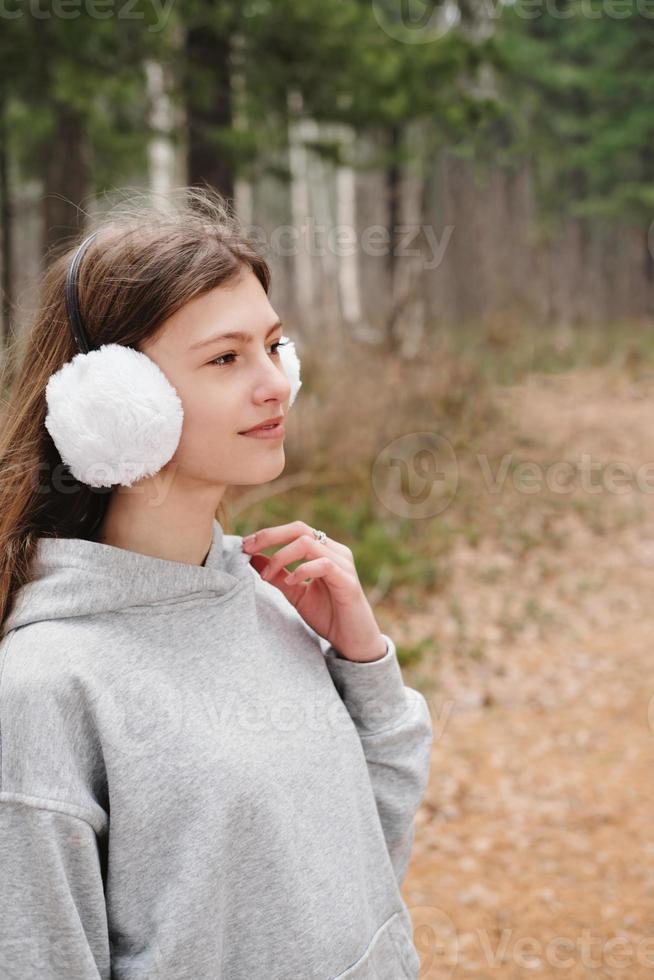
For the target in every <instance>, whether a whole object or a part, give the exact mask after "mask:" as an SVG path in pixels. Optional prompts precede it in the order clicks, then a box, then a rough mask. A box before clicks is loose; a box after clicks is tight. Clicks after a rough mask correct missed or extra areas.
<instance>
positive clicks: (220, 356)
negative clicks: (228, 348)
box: [208, 337, 290, 367]
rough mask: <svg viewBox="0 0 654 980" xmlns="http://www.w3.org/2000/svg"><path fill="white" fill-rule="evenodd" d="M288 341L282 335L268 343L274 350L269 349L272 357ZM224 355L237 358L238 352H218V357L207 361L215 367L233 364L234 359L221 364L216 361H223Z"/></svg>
mask: <svg viewBox="0 0 654 980" xmlns="http://www.w3.org/2000/svg"><path fill="white" fill-rule="evenodd" d="M288 343H290V340H289V338H288V337H283V338H282V339H281V340H277V341H275V342H274V343H272V344H270V347H271V348H272V347H274V348H275V349H274V350H271V354H272V356H273V357H279V348H280V347H284V346H285V345H286V344H288ZM226 357H232V358H237V357H238V354H234V353H232V352H230V353H228V354H219V355H218V357H214V359H213V360H212V361H209V362H208V363H209V364H215V365H216V367H229V365H230V364H234V363H235V360H232V361H228V362H227V363H226V364H225V363H223V364H220V363H218V362H219V361H224V360H225V358H226Z"/></svg>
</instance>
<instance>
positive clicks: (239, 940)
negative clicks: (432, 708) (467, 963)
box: [0, 521, 432, 980]
mask: <svg viewBox="0 0 654 980" xmlns="http://www.w3.org/2000/svg"><path fill="white" fill-rule="evenodd" d="M384 636H385V639H386V642H387V646H388V650H387V653H386V655H385V656H384V657H383V658H382V659H380V660H377V661H375V662H370V663H355V662H351V661H348V660H345V659H342V658H339V656H338V652H337V651H336V650H335V649H334V648H333V647H331V646H330V645H329V643H328V642H327V641H326V640H325V639H324V638H323V637H320V636H318V634H317V633H315V632H314V631H313V630H311V629H310V628H309V627H308V626H307V625H306V624H305V622H304V620H303V619H302V617H301V616H300V615H299V613H298V612H297V611H296V610H295V608H294V607H293V605H292V604H291V603H290V602H289V601H288V600H287V599H286V598H285V597H284V596H283V595H282V593H281V592H280V591H279V589H277V588H275V586H273V585H270V584H269V583H267V582H265V581H264V580H263V579H261V578H260V577H259V575H258V573H257V572H256V570H255V569H254V567H253V566H252V565H251V564H250V556H249V555H246V554H245V553H244V552H243V551H242V550H241V538H240V537H239V536H237V535H232V534H224V533H223V529H222V527H221V525H220V523H219V522H218V521H215V522H214V535H213V540H212V545H211V550H210V552H209V554H208V556H207V559H206V561H205V564H204V565H203V566H200V565H188V564H184V563H181V562H175V561H167V560H163V559H160V558H153V557H150V556H148V555H143V554H140V553H137V552H133V551H129V550H126V549H122V548H116V547H113V546H110V545H105V544H99V543H97V542H93V541H87V540H84V539H81V538H74V539H71V538H40V539H39V541H38V548H37V554H36V557H35V561H34V565H33V579H32V581H30V582H29V583H28V584H27V585H25V586H24V587H23V588H22V589H21V590H20V591H19V593H18V598H17V601H16V603H15V605H14V608H13V610H12V612H11V613H10V615H9V617H8V618H7V620H6V621H5V623H4V625H3V628H2V639H1V640H0V737H1V740H0V750H1V755H0V761H1V768H0V774H1V782H0V864H1V866H0V977H2V980H51V978H52V980H54V978H56V980H91V978H96V980H97V978H98V977H102V978H103V980H104V978H106V980H110V978H111V980H136V978H141V980H146V978H147V980H334V978H336V977H339V978H341V977H342V978H348V980H355V978H356V980H364V978H365V980H407V978H411V980H415V978H416V977H417V976H418V972H419V968H420V963H419V957H418V955H417V952H416V949H415V946H414V944H413V938H412V925H411V916H410V913H409V911H408V909H407V906H406V905H405V903H404V901H403V899H402V896H401V894H400V887H401V885H402V882H403V879H404V876H405V873H406V869H407V865H408V862H409V857H410V851H411V847H412V844H413V834H414V827H413V818H414V816H415V813H416V810H417V808H418V806H419V804H420V801H421V799H422V797H423V795H424V792H425V789H426V784H427V779H428V773H429V760H430V749H431V744H432V725H431V719H430V713H429V708H428V705H427V703H426V701H425V699H424V697H423V696H422V695H421V694H420V693H419V692H417V691H415V690H413V689H412V688H408V687H405V686H404V684H403V681H402V675H401V671H400V667H399V663H398V660H397V654H396V650H395V647H394V644H393V641H392V640H391V638H390V637H388V636H386V635H385V634H384Z"/></svg>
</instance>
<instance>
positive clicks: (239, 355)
mask: <svg viewBox="0 0 654 980" xmlns="http://www.w3.org/2000/svg"><path fill="white" fill-rule="evenodd" d="M234 332H243V333H244V334H247V335H248V336H251V340H249V341H248V340H246V339H245V338H223V339H219V336H218V335H222V334H225V333H234ZM282 335H283V330H282V326H281V324H280V323H279V318H278V316H277V314H276V313H275V310H274V309H273V307H272V306H271V305H270V302H269V300H268V297H267V295H266V291H265V290H264V288H263V286H262V285H261V283H260V282H259V280H258V279H257V277H256V276H255V274H254V273H253V272H251V271H250V269H244V271H243V274H242V276H241V278H240V279H239V281H238V282H237V283H236V284H230V285H226V286H219V287H218V288H216V289H213V290H211V291H210V292H208V293H205V294H204V295H202V296H198V297H196V298H195V299H193V300H191V301H190V302H189V303H187V304H186V305H185V306H183V307H182V308H181V309H180V310H178V311H177V312H176V313H175V314H173V316H171V317H169V318H168V320H166V321H165V322H164V324H163V325H162V329H161V332H160V333H158V335H157V338H156V340H147V341H145V342H144V343H143V344H142V345H141V346H140V349H141V350H142V351H143V352H144V353H145V354H147V355H148V357H150V358H151V359H152V360H153V361H154V362H155V363H156V364H157V365H158V366H159V367H160V368H161V370H162V371H163V373H164V374H165V375H166V377H167V378H168V380H169V381H170V383H171V384H172V385H173V387H174V388H175V390H176V391H177V394H178V395H179V397H180V399H181V401H182V406H183V408H184V424H183V427H182V434H181V438H180V441H179V445H178V447H177V449H176V451H175V455H174V456H173V457H172V459H171V460H170V461H169V462H168V463H167V464H166V466H165V467H164V468H163V471H168V472H170V471H171V470H172V472H173V474H174V475H175V476H177V475H181V476H183V477H184V478H185V479H188V480H190V481H192V482H194V481H196V482H198V483H200V484H207V483H208V484H213V485H216V486H228V485H230V484H236V485H241V486H245V485H248V484H258V483H265V482H267V481H268V480H272V479H274V478H275V477H277V476H279V474H280V473H281V472H282V471H283V469H284V465H285V458H284V438H283V436H282V437H281V438H275V439H256V438H252V437H250V436H244V435H242V434H241V433H242V432H243V431H244V430H245V429H250V428H252V426H255V425H258V424H259V423H260V422H265V421H267V420H268V419H273V418H275V417H277V416H279V415H284V416H286V412H287V409H288V399H289V397H290V393H291V385H290V382H289V380H288V378H287V377H286V374H285V373H284V371H283V369H282V365H281V358H280V355H279V353H278V352H277V348H276V343H277V342H279V341H280V340H281V338H282ZM284 421H286V420H285V419H284ZM163 471H162V472H163Z"/></svg>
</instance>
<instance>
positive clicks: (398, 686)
mask: <svg viewBox="0 0 654 980" xmlns="http://www.w3.org/2000/svg"><path fill="white" fill-rule="evenodd" d="M382 635H383V637H384V639H385V640H386V645H387V651H386V654H385V655H384V656H383V657H381V659H379V660H373V661H369V662H367V663H360V662H357V661H352V660H347V659H345V658H342V657H341V656H340V654H339V653H338V651H337V650H336V649H335V648H334V647H333V646H331V644H329V643H328V641H326V640H325V639H324V638H320V639H321V643H320V645H321V648H322V650H323V653H324V655H325V663H326V664H327V668H328V670H329V673H330V675H331V678H332V680H333V682H334V685H335V687H336V689H337V691H338V693H339V695H340V697H341V698H342V700H343V702H344V704H345V707H346V708H347V710H348V712H349V714H350V716H351V718H352V720H353V722H354V724H355V726H356V729H357V732H358V734H359V737H360V739H361V744H362V746H363V752H364V755H365V758H366V763H367V765H368V772H369V774H370V780H371V783H372V787H373V791H374V794H375V800H376V802H377V809H378V812H379V817H380V820H381V825H382V829H383V831H384V837H385V838H386V845H387V847H388V853H389V855H390V858H391V862H392V864H393V868H394V871H395V876H396V878H397V881H398V884H399V885H402V882H403V881H404V877H405V875H406V871H407V867H408V865H409V859H410V856H411V848H412V846H413V839H414V823H413V820H414V817H415V814H416V811H417V810H418V807H419V805H420V802H421V800H422V798H423V796H424V794H425V790H426V788H427V782H428V779H429V765H430V759H431V746H432V738H433V730H432V722H431V715H430V712H429V706H428V704H427V702H426V700H425V698H424V697H423V695H422V694H420V692H419V691H415V690H414V689H413V688H410V687H405V686H404V682H403V680H402V672H401V669H400V664H399V661H398V659H397V651H396V649H395V644H394V643H393V640H392V639H391V638H390V637H389V636H387V635H386V634H385V633H383V634H382Z"/></svg>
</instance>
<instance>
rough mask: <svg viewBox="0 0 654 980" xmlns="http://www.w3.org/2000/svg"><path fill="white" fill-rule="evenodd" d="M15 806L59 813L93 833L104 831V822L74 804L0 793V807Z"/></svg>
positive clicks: (6, 792)
mask: <svg viewBox="0 0 654 980" xmlns="http://www.w3.org/2000/svg"><path fill="white" fill-rule="evenodd" d="M3 803H4V804H7V803H8V804H12V803H14V804H17V805H18V806H28V807H30V808H31V809H32V810H45V811H48V812H50V813H61V814H64V816H67V817H73V819H75V820H82V821H83V822H84V823H86V824H88V825H89V827H91V829H92V830H93V831H95V833H101V832H102V831H103V830H104V827H105V822H104V821H103V820H99V819H98V818H97V817H92V816H91V815H90V814H89V815H87V814H86V811H85V810H84V809H83V808H82V807H80V806H77V804H75V803H66V802H65V801H64V800H51V799H49V798H48V797H45V796H30V795H29V794H28V793H11V792H9V791H8V790H7V791H2V792H0V806H2V804H3Z"/></svg>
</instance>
